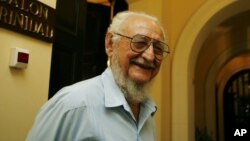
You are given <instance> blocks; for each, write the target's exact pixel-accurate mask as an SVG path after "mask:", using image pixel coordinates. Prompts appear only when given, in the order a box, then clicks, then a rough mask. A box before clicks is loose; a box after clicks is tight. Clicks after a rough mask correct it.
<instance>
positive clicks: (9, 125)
mask: <svg viewBox="0 0 250 141" xmlns="http://www.w3.org/2000/svg"><path fill="white" fill-rule="evenodd" d="M43 3H45V4H47V5H49V6H51V7H53V8H55V0H43ZM0 43H1V45H0V140H1V141H23V140H24V139H25V137H26V134H27V132H28V130H29V129H30V127H31V125H32V122H33V120H34V117H35V115H36V113H37V112H38V109H39V108H40V107H41V105H42V104H43V103H44V102H45V101H46V100H47V97H48V86H49V73H50V61H51V51H52V44H49V43H46V42H43V41H40V40H37V39H34V38H31V37H29V36H25V35H22V34H19V33H16V32H12V31H9V30H6V29H3V28H0ZM12 47H20V48H24V49H27V50H29V52H30V56H29V64H28V67H27V68H26V69H24V70H17V69H11V68H9V58H10V48H12Z"/></svg>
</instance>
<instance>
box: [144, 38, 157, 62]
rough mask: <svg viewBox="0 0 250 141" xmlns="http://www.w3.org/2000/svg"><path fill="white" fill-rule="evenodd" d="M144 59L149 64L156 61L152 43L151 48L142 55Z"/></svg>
mask: <svg viewBox="0 0 250 141" xmlns="http://www.w3.org/2000/svg"><path fill="white" fill-rule="evenodd" d="M142 57H144V58H145V59H147V60H148V61H149V62H153V61H154V60H155V53H154V47H153V43H151V44H150V45H149V47H148V48H147V49H146V50H145V51H144V52H143V53H142Z"/></svg>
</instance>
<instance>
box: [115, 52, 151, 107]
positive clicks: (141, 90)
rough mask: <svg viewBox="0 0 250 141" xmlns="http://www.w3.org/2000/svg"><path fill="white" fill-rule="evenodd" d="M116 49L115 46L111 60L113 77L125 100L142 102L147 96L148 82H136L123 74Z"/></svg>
mask: <svg viewBox="0 0 250 141" xmlns="http://www.w3.org/2000/svg"><path fill="white" fill-rule="evenodd" d="M117 50H118V49H117V48H116V49H115V50H114V53H113V56H112V60H111V62H112V63H111V69H112V72H113V75H114V79H115V81H116V83H117V85H118V86H119V87H120V89H121V90H122V92H123V94H124V96H125V98H126V99H127V100H129V101H132V102H137V103H140V102H143V101H144V100H146V99H147V98H148V95H147V91H148V86H149V83H144V84H141V83H136V82H135V81H133V80H130V79H129V78H127V77H126V76H125V75H124V73H123V71H122V69H121V66H120V63H119V58H118V56H117V54H118V53H117Z"/></svg>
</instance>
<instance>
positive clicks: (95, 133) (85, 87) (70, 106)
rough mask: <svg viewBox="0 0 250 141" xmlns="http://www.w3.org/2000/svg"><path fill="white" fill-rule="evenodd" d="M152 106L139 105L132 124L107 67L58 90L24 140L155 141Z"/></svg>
mask: <svg viewBox="0 0 250 141" xmlns="http://www.w3.org/2000/svg"><path fill="white" fill-rule="evenodd" d="M155 112H156V106H155V104H154V103H153V102H152V101H151V100H150V99H148V100H146V101H145V102H144V103H142V104H141V107H140V115H139V121H138V122H136V121H135V118H134V116H133V114H132V111H131V109H130V107H129V105H128V103H127V101H126V100H125V98H124V95H123V93H122V92H121V90H120V89H119V87H118V86H117V84H116V83H115V81H114V78H113V75H112V71H111V70H110V68H107V69H106V70H105V71H104V72H103V73H102V75H100V76H97V77H94V78H92V79H89V80H86V81H81V82H79V83H76V84H74V85H71V86H68V87H65V88H63V89H62V90H60V91H59V92H58V93H57V94H56V95H55V96H54V97H53V98H51V99H50V100H49V101H48V102H47V103H46V104H45V105H44V106H43V107H42V108H41V110H40V112H39V114H38V115H37V117H36V120H35V123H34V125H33V127H32V129H31V130H30V132H29V134H28V136H27V139H26V141H156V132H155V125H154V118H153V117H154V113H155Z"/></svg>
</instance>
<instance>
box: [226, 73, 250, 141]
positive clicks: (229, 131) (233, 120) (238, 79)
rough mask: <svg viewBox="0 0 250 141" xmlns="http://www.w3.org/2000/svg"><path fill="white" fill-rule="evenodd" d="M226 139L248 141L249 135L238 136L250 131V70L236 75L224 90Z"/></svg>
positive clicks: (228, 140)
mask: <svg viewBox="0 0 250 141" xmlns="http://www.w3.org/2000/svg"><path fill="white" fill-rule="evenodd" d="M223 95H224V98H223V99H224V103H223V104H224V139H225V141H237V140H241V141H243V140H244V141H246V140H247V139H248V140H249V135H248V134H246V135H243V134H242V136H241V134H238V133H237V132H238V131H239V133H241V131H242V129H246V130H247V129H250V69H244V70H241V71H239V72H237V73H236V74H234V75H233V76H232V77H231V78H230V79H229V80H228V82H227V84H226V86H225V89H224V94H223Z"/></svg>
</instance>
